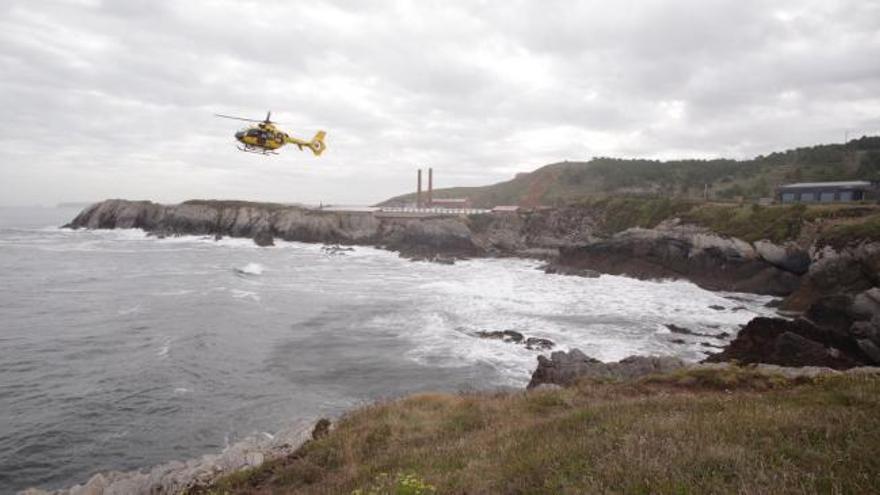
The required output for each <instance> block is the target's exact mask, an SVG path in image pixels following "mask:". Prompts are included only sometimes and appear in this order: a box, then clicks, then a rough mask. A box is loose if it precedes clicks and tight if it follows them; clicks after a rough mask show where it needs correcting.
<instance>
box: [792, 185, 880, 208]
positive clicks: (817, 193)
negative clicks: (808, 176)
mask: <svg viewBox="0 0 880 495" xmlns="http://www.w3.org/2000/svg"><path fill="white" fill-rule="evenodd" d="M877 198H878V194H877V185H876V184H873V183H871V182H868V181H862V180H854V181H845V182H799V183H796V184H785V185H782V186H779V187H778V188H776V199H777V200H778V201H780V202H782V203H848V202H853V201H864V200H875V199H877Z"/></svg>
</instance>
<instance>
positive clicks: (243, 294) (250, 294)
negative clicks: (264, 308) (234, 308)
mask: <svg viewBox="0 0 880 495" xmlns="http://www.w3.org/2000/svg"><path fill="white" fill-rule="evenodd" d="M229 293H230V294H231V295H232V297H234V298H235V299H250V300H251V301H254V302H260V295H259V294H257V293H256V292H254V291H250V290H241V289H231V290H230V291H229Z"/></svg>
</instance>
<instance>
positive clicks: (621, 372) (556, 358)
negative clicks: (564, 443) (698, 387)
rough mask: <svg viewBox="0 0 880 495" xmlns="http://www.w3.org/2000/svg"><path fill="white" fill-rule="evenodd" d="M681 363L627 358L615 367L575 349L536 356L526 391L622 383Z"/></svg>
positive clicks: (614, 364) (661, 371)
mask: <svg viewBox="0 0 880 495" xmlns="http://www.w3.org/2000/svg"><path fill="white" fill-rule="evenodd" d="M684 365H685V363H684V361H682V360H681V359H678V358H674V357H658V356H648V357H646V356H630V357H628V358H626V359H623V360H621V361H619V362H617V363H603V362H601V361H599V360H596V359H593V358H591V357H588V356H587V355H585V354H584V353H582V352H581V351H579V350H577V349H572V350H571V351H569V352H567V353H566V352H563V351H557V352H554V353H552V354H551V355H550V358H549V359H548V358H547V357H545V356H538V367H537V368H536V369H535V371H534V372H533V373H532V379H531V381H530V382H529V385H528V388H535V387H537V386H539V385H542V384H546V383H553V384H556V385H562V386H567V385H572V384H574V383H576V382H577V381H578V380H580V379H583V378H593V379H611V380H622V379H632V378H638V377H642V376H646V375H651V374H655V373H664V372H668V371H672V370H675V369H678V368H682V367H684Z"/></svg>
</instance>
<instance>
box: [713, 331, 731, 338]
mask: <svg viewBox="0 0 880 495" xmlns="http://www.w3.org/2000/svg"><path fill="white" fill-rule="evenodd" d="M714 337H715V338H716V339H729V338H730V334H729V333H727V332H721V333H719V334H716V335H715V336H714Z"/></svg>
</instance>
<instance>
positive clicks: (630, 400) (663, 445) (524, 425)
mask: <svg viewBox="0 0 880 495" xmlns="http://www.w3.org/2000/svg"><path fill="white" fill-rule="evenodd" d="M877 445H880V378H877V377H869V376H864V375H838V376H827V377H819V378H815V379H800V380H795V381H792V380H788V379H785V378H782V377H780V376H768V375H762V374H758V373H756V372H753V371H750V370H748V369H726V370H690V371H683V372H678V373H674V374H670V375H665V376H659V377H652V378H649V379H644V380H641V381H638V382H629V383H598V382H590V381H585V382H581V383H579V384H578V385H577V386H574V387H570V388H566V389H558V390H538V391H531V392H522V393H498V394H490V393H484V394H462V395H442V394H423V395H416V396H412V397H408V398H405V399H401V400H397V401H392V402H386V403H380V404H376V405H373V406H369V407H366V408H362V409H360V410H357V411H354V412H352V413H350V414H348V415H347V416H345V417H344V418H342V419H341V420H340V421H339V423H338V424H337V425H336V428H335V429H334V430H332V431H331V432H330V433H329V434H328V435H326V436H324V437H322V438H319V439H317V440H314V441H311V442H309V443H307V444H306V445H305V446H303V447H302V448H301V449H299V450H298V451H297V452H296V453H294V454H293V455H292V456H290V457H288V458H285V459H279V460H276V461H272V462H269V463H267V464H264V465H263V466H261V467H259V468H256V469H252V470H248V471H244V472H240V473H237V474H234V475H232V476H229V477H227V478H225V479H223V480H221V481H220V482H219V483H217V484H216V485H215V486H213V487H211V488H209V489H206V490H203V491H202V492H203V493H217V494H221V493H222V494H238V493H339V494H347V493H360V494H374V493H375V494H380V493H381V494H385V493H390V494H419V493H422V494H425V493H468V494H481V493H530V494H532V493H535V494H537V493H547V494H564V493H572V494H573V493H608V492H611V493H732V492H737V493H805V492H807V493H814V492H820V493H868V492H872V491H873V490H875V489H876V486H877V484H878V482H880V456H877Z"/></svg>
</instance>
